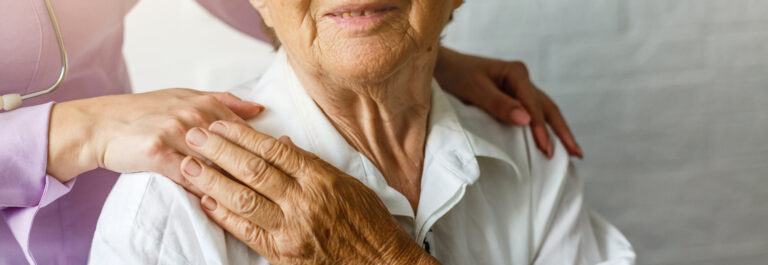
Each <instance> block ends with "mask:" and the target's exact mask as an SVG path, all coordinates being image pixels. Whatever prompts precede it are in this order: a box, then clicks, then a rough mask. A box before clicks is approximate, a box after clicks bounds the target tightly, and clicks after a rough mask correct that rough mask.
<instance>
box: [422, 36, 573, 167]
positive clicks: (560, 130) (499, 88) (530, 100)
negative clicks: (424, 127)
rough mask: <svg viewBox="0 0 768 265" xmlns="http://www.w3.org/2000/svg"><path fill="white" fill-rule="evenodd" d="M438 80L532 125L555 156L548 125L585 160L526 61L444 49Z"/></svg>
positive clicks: (499, 114) (500, 115)
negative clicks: (477, 55) (537, 85)
mask: <svg viewBox="0 0 768 265" xmlns="http://www.w3.org/2000/svg"><path fill="white" fill-rule="evenodd" d="M435 78H436V79H437V80H438V82H440V85H441V86H442V87H443V88H444V89H445V90H447V91H448V92H450V93H451V94H454V95H456V96H457V97H458V98H460V99H462V100H464V101H465V102H469V103H471V104H474V105H477V106H479V107H480V108H482V109H484V110H485V111H486V112H488V113H489V114H491V115H493V116H494V117H496V118H497V119H499V120H501V121H503V122H506V123H509V124H514V125H528V124H530V125H531V129H532V130H533V136H534V138H535V140H536V145H537V147H538V148H539V150H541V151H542V152H544V154H546V155H547V156H548V157H552V152H553V151H554V145H553V144H552V141H551V140H550V139H549V135H548V134H547V129H546V124H547V123H549V125H550V126H551V127H552V130H553V131H554V132H555V134H557V136H558V137H559V138H560V140H561V141H563V144H564V145H565V148H566V149H567V150H568V153H569V154H570V155H572V156H577V157H580V158H582V157H583V153H582V151H581V148H580V147H579V145H578V143H576V139H574V137H573V134H572V133H571V130H570V129H569V128H568V124H567V123H566V122H565V119H564V118H563V115H562V114H561V113H560V110H559V109H558V107H557V105H556V104H555V103H554V101H552V99H550V98H549V96H547V94H545V93H544V92H543V91H541V90H540V89H538V88H537V87H536V85H534V84H533V83H532V82H531V80H530V78H529V75H528V69H527V68H526V66H525V64H523V63H522V62H519V61H512V62H508V61H500V60H494V59H488V58H482V57H476V56H469V55H464V54H461V53H458V52H456V51H452V50H450V49H448V48H445V47H440V54H439V55H438V60H437V66H436V68H435ZM513 97H514V98H513Z"/></svg>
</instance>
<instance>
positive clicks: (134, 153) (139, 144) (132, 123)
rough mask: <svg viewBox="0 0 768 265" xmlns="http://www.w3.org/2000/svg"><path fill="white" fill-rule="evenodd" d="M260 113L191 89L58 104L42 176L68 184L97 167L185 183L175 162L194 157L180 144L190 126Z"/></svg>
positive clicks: (242, 103) (226, 97) (220, 95)
mask: <svg viewBox="0 0 768 265" xmlns="http://www.w3.org/2000/svg"><path fill="white" fill-rule="evenodd" d="M261 110H263V107H262V106H260V105H258V104H255V103H249V102H245V101H242V100H240V99H239V98H237V97H235V96H233V95H231V94H228V93H211V92H200V91H195V90H191V89H166V90H161V91H155V92H150V93H143V94H129V95H116V96H106V97H97V98H89V99H83V100H76V101H69V102H62V103H58V104H56V105H54V107H53V110H52V113H51V124H50V129H49V145H48V150H49V152H48V168H47V172H48V174H50V175H51V176H54V177H56V178H57V179H59V181H61V182H67V181H69V180H71V179H72V178H74V177H75V176H77V175H79V174H82V173H83V172H85V171H88V170H92V169H95V168H97V167H101V168H106V169H109V170H112V171H116V172H121V173H129V172H139V171H154V172H159V173H162V174H163V175H165V176H168V177H169V178H171V179H173V180H174V181H176V182H177V183H179V184H182V185H184V183H183V182H180V181H183V180H184V177H183V176H182V175H181V173H180V172H179V170H178V164H179V163H181V160H182V159H184V157H185V156H186V155H190V154H193V153H192V152H191V151H190V150H189V148H187V145H186V144H185V142H184V135H185V134H186V132H187V130H188V129H189V128H193V127H198V126H205V127H207V126H208V125H210V124H211V123H212V122H214V121H217V120H227V121H233V122H244V121H243V119H248V118H252V117H254V116H256V115H258V113H259V112H261ZM185 186H187V185H185Z"/></svg>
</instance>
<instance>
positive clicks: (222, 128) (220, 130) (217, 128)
mask: <svg viewBox="0 0 768 265" xmlns="http://www.w3.org/2000/svg"><path fill="white" fill-rule="evenodd" d="M208 129H209V130H211V131H212V132H214V133H216V134H218V135H221V136H225V135H227V125H226V124H224V123H223V122H220V121H217V122H214V123H213V124H211V127H210V128H208Z"/></svg>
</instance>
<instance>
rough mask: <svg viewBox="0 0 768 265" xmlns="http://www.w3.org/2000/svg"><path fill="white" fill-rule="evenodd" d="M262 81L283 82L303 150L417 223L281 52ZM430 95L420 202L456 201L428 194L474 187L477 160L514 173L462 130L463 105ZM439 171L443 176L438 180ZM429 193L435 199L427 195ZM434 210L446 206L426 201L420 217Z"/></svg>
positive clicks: (448, 194) (436, 92) (501, 155)
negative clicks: (497, 163) (300, 132)
mask: <svg viewBox="0 0 768 265" xmlns="http://www.w3.org/2000/svg"><path fill="white" fill-rule="evenodd" d="M264 78H279V79H282V80H281V81H279V83H278V84H279V85H278V86H283V87H282V89H285V90H284V91H281V93H285V94H286V95H287V96H288V97H289V98H290V102H286V103H287V104H290V105H291V106H293V108H292V111H294V112H295V113H292V114H291V116H292V117H296V119H298V122H299V123H300V124H301V125H299V127H301V128H302V130H303V131H304V132H303V133H304V135H305V137H304V138H305V139H306V141H305V143H303V146H302V145H300V146H301V147H302V148H304V149H306V150H308V151H310V152H312V153H315V154H316V155H317V156H318V157H320V158H322V159H323V160H325V161H327V162H329V163H330V164H332V165H334V166H335V167H337V168H339V169H340V170H342V171H344V172H345V173H347V174H349V175H351V176H354V177H356V178H358V179H359V180H360V181H362V182H363V183H364V184H366V186H368V187H369V188H371V189H372V190H374V191H375V192H376V193H377V195H378V196H379V197H380V198H381V199H382V201H383V202H384V204H385V205H386V206H387V208H388V209H389V210H390V212H391V213H392V214H393V215H402V216H411V217H414V216H413V212H412V210H411V207H410V205H409V204H408V202H407V200H406V199H405V197H404V196H403V195H402V194H401V193H400V192H398V191H396V190H395V189H393V188H391V187H390V186H389V185H387V183H386V180H385V179H384V177H383V175H382V174H381V172H380V171H379V170H378V169H376V167H375V166H373V163H371V162H370V161H369V160H368V159H367V158H366V157H365V156H364V155H362V154H361V153H360V152H358V151H357V150H355V149H354V148H353V147H352V146H350V145H349V144H348V143H347V141H346V140H345V139H344V137H343V136H341V134H340V133H339V132H338V131H337V130H336V128H335V127H334V126H333V125H332V124H331V122H330V121H329V120H328V119H327V118H326V117H325V115H324V114H323V112H322V111H321V110H320V109H319V107H318V106H317V105H316V104H315V102H314V101H313V100H312V99H311V98H310V97H309V95H308V94H307V93H306V91H305V90H304V88H303V86H302V85H301V84H300V83H299V81H298V78H297V77H296V75H295V72H294V71H293V69H292V68H291V66H290V64H289V63H288V60H287V55H286V54H285V52H284V51H283V50H280V51H279V52H278V54H277V57H276V61H275V63H274V64H273V66H272V68H270V70H269V71H268V72H267V73H266V74H265V76H264ZM431 89H432V106H431V111H430V116H429V126H428V130H429V131H428V134H427V143H426V147H425V161H424V174H423V176H422V193H423V194H422V198H427V197H429V198H435V197H443V201H450V200H451V198H454V197H456V194H452V193H456V190H452V189H450V188H446V189H433V190H432V191H430V190H429V189H427V187H431V186H434V185H447V184H445V183H455V184H456V185H453V186H456V187H458V186H466V185H470V184H472V183H474V182H476V181H477V179H478V178H479V176H480V167H479V164H478V157H487V158H492V159H496V160H498V161H502V162H505V163H507V164H510V165H512V166H513V167H514V168H516V166H515V163H514V162H513V161H514V160H513V159H512V158H511V157H509V156H508V155H507V154H506V153H505V152H503V151H501V150H500V149H499V148H498V147H495V145H494V144H493V143H491V142H489V141H486V140H484V139H483V138H481V137H479V136H477V135H476V134H474V133H472V132H471V131H469V130H466V129H465V128H464V126H462V123H461V121H460V118H459V116H458V115H457V113H456V109H455V107H454V105H456V104H461V103H460V102H458V101H457V100H455V99H453V98H451V97H450V96H448V95H446V94H445V92H443V91H442V89H441V88H440V86H439V85H438V83H437V82H436V81H434V80H433V82H432V88H431ZM483 115H485V114H483ZM292 137H293V136H292ZM297 144H299V143H297ZM437 171H440V172H439V174H438V172H437ZM518 172H519V171H518ZM518 175H519V173H518ZM453 186H452V187H453ZM425 192H428V193H431V194H424V193H425ZM462 194H463V193H462ZM427 195H429V196H427ZM459 197H460V196H459ZM454 199H455V198H454ZM459 199H460V198H459ZM436 201H440V200H436ZM430 207H431V208H439V207H444V205H442V204H441V203H435V202H431V201H429V200H424V199H422V200H421V202H420V204H419V209H420V210H419V211H420V212H421V211H422V210H426V209H425V208H430Z"/></svg>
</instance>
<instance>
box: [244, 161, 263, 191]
mask: <svg viewBox="0 0 768 265" xmlns="http://www.w3.org/2000/svg"><path fill="white" fill-rule="evenodd" d="M239 168H240V170H241V172H239V173H240V176H242V177H243V179H244V180H245V182H246V184H248V185H249V186H251V187H260V186H261V185H262V184H263V183H264V182H265V180H266V177H267V176H266V173H267V168H268V165H267V163H266V162H264V160H261V159H258V158H255V157H250V158H247V159H246V160H245V162H243V163H241V166H240V167H239Z"/></svg>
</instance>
